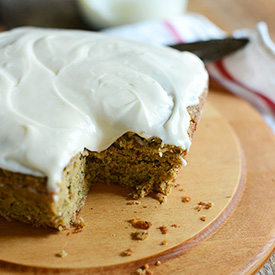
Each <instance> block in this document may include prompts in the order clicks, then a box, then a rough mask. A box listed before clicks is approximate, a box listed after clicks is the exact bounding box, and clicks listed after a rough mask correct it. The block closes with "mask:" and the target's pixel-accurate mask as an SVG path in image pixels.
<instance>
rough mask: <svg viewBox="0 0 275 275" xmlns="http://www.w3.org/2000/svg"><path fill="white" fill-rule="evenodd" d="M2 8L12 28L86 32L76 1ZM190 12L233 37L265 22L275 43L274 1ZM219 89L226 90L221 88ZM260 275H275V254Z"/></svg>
mask: <svg viewBox="0 0 275 275" xmlns="http://www.w3.org/2000/svg"><path fill="white" fill-rule="evenodd" d="M34 3H35V6H34V5H33V4H34ZM53 3H55V4H56V5H57V6H56V8H55V9H52V7H50V6H51V5H53ZM0 8H1V10H2V15H1V17H2V19H3V20H4V21H5V22H4V23H5V26H8V27H14V26H18V25H21V24H28V25H36V26H49V27H69V28H74V27H75V28H85V26H84V25H83V24H82V22H81V20H80V18H79V16H78V15H77V13H76V6H75V2H74V1H73V0H59V1H56V0H54V1H53V0H35V1H34V0H28V1H27V0H25V1H22V0H0ZM22 8H24V9H23V10H22ZM188 9H189V11H192V12H197V13H201V14H203V15H205V16H207V17H208V18H209V19H210V20H212V21H213V22H214V23H216V24H217V25H218V26H219V27H221V28H222V29H224V30H225V31H227V32H229V33H231V32H232V31H233V30H235V29H240V28H254V27H255V25H256V23H257V22H259V21H265V22H266V23H267V24H268V27H269V32H270V35H271V38H272V39H273V40H275V1H274V0H261V1H259V0H222V1H221V0H190V1H189V7H188ZM38 10H40V11H41V10H43V13H42V14H41V15H40V16H37V14H36V12H37V11H38ZM11 14H12V16H11ZM34 15H36V16H34ZM211 88H212V89H213V90H215V89H216V88H217V84H215V83H212V84H211ZM218 89H219V91H220V90H223V89H222V88H221V87H219V88H218ZM214 101H215V100H214ZM263 226H264V225H263ZM202 268H203V267H202ZM258 274H269V275H271V274H275V254H273V255H272V256H271V258H270V259H269V260H268V262H267V263H266V265H265V266H264V267H263V268H262V269H261V270H260V271H259V273H258Z"/></svg>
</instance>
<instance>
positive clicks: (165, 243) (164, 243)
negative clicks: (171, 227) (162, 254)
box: [160, 240, 168, 245]
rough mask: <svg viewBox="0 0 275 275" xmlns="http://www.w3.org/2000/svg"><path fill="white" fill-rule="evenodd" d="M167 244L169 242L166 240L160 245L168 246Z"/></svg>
mask: <svg viewBox="0 0 275 275" xmlns="http://www.w3.org/2000/svg"><path fill="white" fill-rule="evenodd" d="M167 243H168V242H167V241H166V240H164V241H162V242H161V243H160V244H161V245H167Z"/></svg>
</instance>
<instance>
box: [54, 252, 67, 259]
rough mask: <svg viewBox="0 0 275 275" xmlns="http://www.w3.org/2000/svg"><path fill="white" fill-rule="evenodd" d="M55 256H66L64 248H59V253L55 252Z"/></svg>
mask: <svg viewBox="0 0 275 275" xmlns="http://www.w3.org/2000/svg"><path fill="white" fill-rule="evenodd" d="M55 256H56V257H59V258H65V257H67V256H68V253H67V252H66V251H65V250H61V251H60V252H59V253H56V254H55Z"/></svg>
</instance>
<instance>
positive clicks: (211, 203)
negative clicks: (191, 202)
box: [204, 201, 214, 209]
mask: <svg viewBox="0 0 275 275" xmlns="http://www.w3.org/2000/svg"><path fill="white" fill-rule="evenodd" d="M213 205H214V203H213V202H212V201H209V202H208V203H207V204H205V206H204V208H205V209H209V208H211V207H212V206H213Z"/></svg>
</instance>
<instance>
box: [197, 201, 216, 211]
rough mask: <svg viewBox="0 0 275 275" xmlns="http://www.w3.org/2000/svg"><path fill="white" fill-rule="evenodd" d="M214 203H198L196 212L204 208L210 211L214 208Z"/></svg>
mask: <svg viewBox="0 0 275 275" xmlns="http://www.w3.org/2000/svg"><path fill="white" fill-rule="evenodd" d="M213 205H214V203H213V202H212V201H208V202H207V203H205V202H202V201H199V202H198V206H197V207H196V210H198V212H199V211H201V210H202V208H204V209H210V208H211V207H213Z"/></svg>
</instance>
